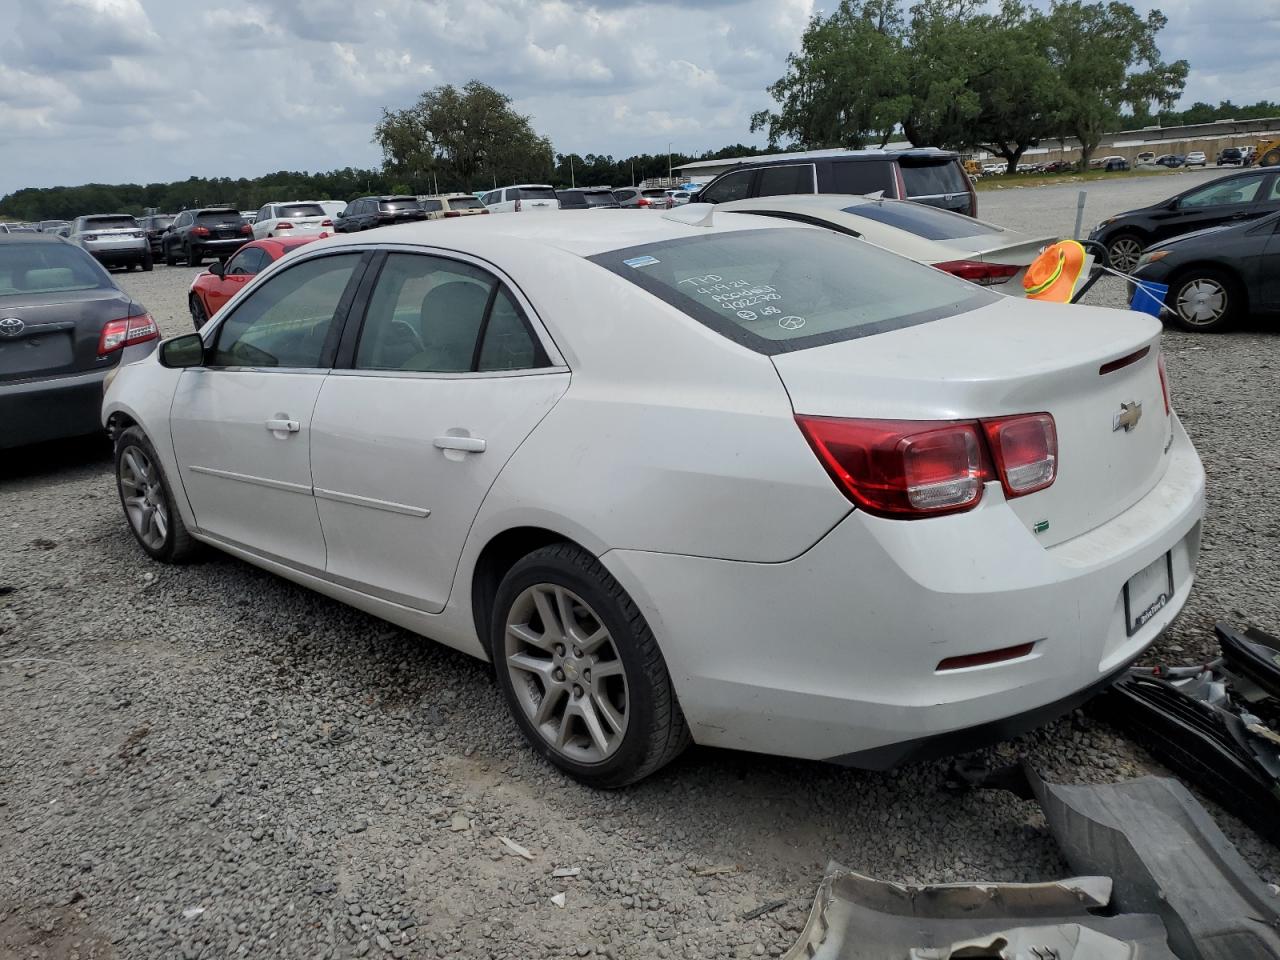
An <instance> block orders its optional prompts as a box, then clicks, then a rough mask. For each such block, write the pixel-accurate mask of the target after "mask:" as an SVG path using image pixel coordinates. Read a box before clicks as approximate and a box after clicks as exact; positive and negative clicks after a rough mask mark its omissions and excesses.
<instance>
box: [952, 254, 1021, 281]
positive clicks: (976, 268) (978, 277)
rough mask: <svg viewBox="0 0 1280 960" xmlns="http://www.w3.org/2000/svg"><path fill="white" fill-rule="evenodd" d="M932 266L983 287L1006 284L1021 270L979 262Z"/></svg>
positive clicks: (1019, 268) (1010, 264)
mask: <svg viewBox="0 0 1280 960" xmlns="http://www.w3.org/2000/svg"><path fill="white" fill-rule="evenodd" d="M934 266H935V267H936V268H937V269H939V270H943V271H945V272H946V273H950V274H953V275H954V276H957V277H959V278H960V279H961V280H968V281H969V282H970V283H977V284H981V285H982V286H984V287H990V286H994V285H995V284H998V283H1008V282H1009V280H1010V278H1011V277H1013V276H1015V275H1017V273H1018V271H1019V270H1021V269H1022V267H1019V266H1017V265H1016V264H1012V263H983V262H982V261H981V260H948V261H947V262H946V263H935V264H934Z"/></svg>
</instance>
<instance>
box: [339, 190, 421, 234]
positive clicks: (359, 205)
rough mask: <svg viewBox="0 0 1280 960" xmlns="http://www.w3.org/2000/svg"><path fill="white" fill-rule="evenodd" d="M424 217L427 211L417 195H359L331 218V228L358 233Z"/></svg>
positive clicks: (341, 231)
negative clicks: (337, 214)
mask: <svg viewBox="0 0 1280 960" xmlns="http://www.w3.org/2000/svg"><path fill="white" fill-rule="evenodd" d="M425 219H427V212H426V211H425V210H423V209H422V204H421V203H419V202H418V198H417V197H361V198H360V199H359V200H352V201H351V202H350V203H348V204H347V209H345V210H343V211H342V213H341V214H340V215H339V216H336V217H334V218H333V229H334V231H335V232H336V233H358V232H359V231H361V230H372V229H373V228H374V227H386V226H390V225H391V224H393V223H408V222H409V221H411V220H425Z"/></svg>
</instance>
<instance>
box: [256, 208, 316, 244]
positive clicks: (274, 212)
mask: <svg viewBox="0 0 1280 960" xmlns="http://www.w3.org/2000/svg"><path fill="white" fill-rule="evenodd" d="M332 233H333V220H332V219H331V218H330V217H329V215H328V214H327V213H325V212H324V207H322V206H320V204H318V203H313V202H310V201H301V202H294V203H268V204H267V205H266V206H265V207H263V208H262V209H261V210H259V211H258V216H257V219H255V220H254V221H253V239H255V240H261V239H263V238H264V237H297V236H302V235H306V234H320V235H321V236H328V235H330V234H332Z"/></svg>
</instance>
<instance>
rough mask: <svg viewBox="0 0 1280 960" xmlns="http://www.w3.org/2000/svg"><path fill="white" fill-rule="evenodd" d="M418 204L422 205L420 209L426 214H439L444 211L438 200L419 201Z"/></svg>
mask: <svg viewBox="0 0 1280 960" xmlns="http://www.w3.org/2000/svg"><path fill="white" fill-rule="evenodd" d="M418 202H419V203H421V204H422V209H423V210H425V211H427V213H439V212H440V211H441V210H443V209H444V204H443V203H441V202H440V201H439V200H419V201H418Z"/></svg>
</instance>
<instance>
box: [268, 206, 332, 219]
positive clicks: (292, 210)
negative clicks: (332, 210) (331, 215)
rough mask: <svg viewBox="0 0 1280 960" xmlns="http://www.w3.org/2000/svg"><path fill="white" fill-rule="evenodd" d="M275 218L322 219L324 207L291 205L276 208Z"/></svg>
mask: <svg viewBox="0 0 1280 960" xmlns="http://www.w3.org/2000/svg"><path fill="white" fill-rule="evenodd" d="M276 216H277V217H283V218H285V219H287V218H289V217H323V216H324V207H322V206H320V204H318V203H291V204H289V205H288V206H287V207H276Z"/></svg>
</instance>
